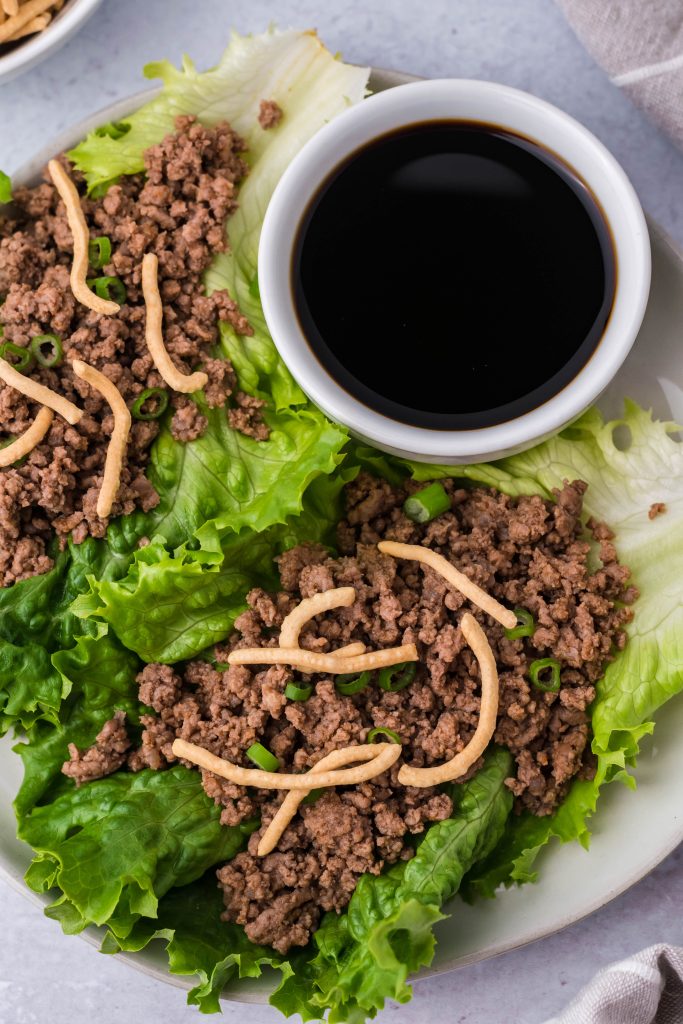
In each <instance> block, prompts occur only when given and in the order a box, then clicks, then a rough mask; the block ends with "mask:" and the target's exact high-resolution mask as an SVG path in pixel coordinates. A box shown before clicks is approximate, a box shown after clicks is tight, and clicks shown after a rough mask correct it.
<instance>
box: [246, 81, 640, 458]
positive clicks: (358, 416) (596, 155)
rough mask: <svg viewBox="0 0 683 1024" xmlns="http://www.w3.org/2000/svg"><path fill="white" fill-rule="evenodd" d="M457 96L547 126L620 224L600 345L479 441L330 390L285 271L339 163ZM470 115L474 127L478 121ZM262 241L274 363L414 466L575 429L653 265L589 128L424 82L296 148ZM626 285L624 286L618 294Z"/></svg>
mask: <svg viewBox="0 0 683 1024" xmlns="http://www.w3.org/2000/svg"><path fill="white" fill-rule="evenodd" d="M463 97H464V98H465V99H466V100H467V101H470V100H474V101H477V100H478V99H481V100H482V102H489V101H491V99H492V98H495V99H496V100H500V102H501V115H500V118H499V119H498V120H497V121H496V123H498V124H502V125H503V126H509V127H511V128H512V130H519V129H518V126H517V125H516V124H514V123H512V124H510V123H509V121H510V111H513V112H514V111H523V112H525V111H529V110H532V111H533V113H534V116H538V118H539V137H538V141H539V142H541V143H542V144H543V145H548V143H547V141H546V140H545V139H544V138H543V136H542V134H541V126H542V125H543V124H549V125H551V126H552V124H553V122H554V124H555V125H556V126H559V127H561V129H562V131H563V132H564V133H565V135H566V138H567V139H568V140H569V141H568V142H567V148H566V150H562V149H561V148H558V146H557V145H554V146H550V148H551V149H554V150H555V152H557V153H558V155H559V156H560V158H561V159H563V160H564V161H566V162H567V163H569V164H570V166H573V165H574V164H575V162H576V160H575V159H572V153H571V148H572V147H573V148H574V150H575V152H576V153H578V154H579V155H582V154H588V156H589V157H590V158H591V159H592V160H594V161H595V163H596V166H599V168H600V170H601V173H602V174H604V176H605V179H606V180H609V189H610V191H611V192H612V195H609V193H608V190H607V189H606V188H602V189H596V188H595V183H594V182H593V181H589V182H588V184H589V185H590V187H591V188H592V189H593V191H594V192H595V193H596V194H597V196H598V199H599V201H600V202H601V203H602V205H603V206H605V207H608V208H609V209H610V210H611V211H617V212H618V217H619V222H618V223H615V220H616V217H609V218H608V220H609V223H610V227H611V230H612V233H613V235H614V237H615V248H616V250H617V264H618V266H617V273H618V281H617V288H616V294H615V301H614V305H613V309H612V313H611V315H610V318H609V321H608V324H607V327H606V329H605V332H604V334H603V338H602V340H601V342H600V343H599V345H598V347H597V348H596V350H595V352H594V353H593V354H592V356H591V357H590V359H589V360H588V362H587V363H586V364H585V366H584V367H583V368H582V369H581V370H580V371H579V372H578V373H577V374H576V376H575V377H574V378H573V380H572V381H570V382H569V383H568V384H567V385H566V386H565V387H564V388H563V389H562V390H561V391H560V392H558V393H557V394H556V395H554V396H553V397H552V398H550V399H548V400H547V401H546V402H543V403H542V404H541V405H539V406H537V407H536V408H535V409H533V410H531V411H529V412H527V413H525V414H524V415H522V416H519V417H517V418H515V419H512V420H508V421H505V422H503V423H500V424H496V425H494V426H490V427H484V428H480V429H476V430H434V429H429V428H425V427H416V426H412V425H409V424H405V423H401V422H399V421H398V420H394V419H392V418H390V417H388V416H385V415H382V414H381V413H379V412H377V411H375V410H374V409H370V408H369V407H367V406H366V405H364V404H363V403H362V402H361V401H359V400H358V399H356V398H355V397H353V396H352V395H350V394H349V393H348V392H347V391H345V390H344V388H343V387H341V385H339V384H337V382H336V381H335V380H334V379H333V378H332V377H331V375H330V374H329V373H328V372H327V370H325V369H324V368H323V367H322V365H321V364H320V363H319V362H318V360H317V359H316V358H315V357H314V356H313V354H312V350H311V348H310V347H309V345H308V342H307V341H306V339H305V336H304V334H303V332H302V330H301V328H300V326H299V323H298V320H297V317H296V313H295V310H294V305H293V299H292V296H291V289H290V285H289V266H290V261H291V250H292V244H293V241H294V237H295V234H296V227H297V226H298V223H299V220H300V217H301V215H302V214H303V211H304V209H305V207H306V205H307V203H308V201H309V199H310V197H311V195H312V194H313V193H314V191H315V188H316V187H317V186H318V185H320V184H321V183H322V182H323V181H324V180H325V179H326V177H327V175H328V174H329V173H330V171H332V170H333V169H334V167H336V166H338V164H339V163H340V162H341V161H342V160H343V159H344V156H345V155H348V154H349V153H351V152H353V151H354V150H355V149H356V148H357V147H358V145H362V143H363V142H364V141H367V140H368V139H371V138H373V137H376V136H377V135H380V134H382V133H383V132H384V131H386V130H391V127H397V126H399V125H401V124H412V123H416V122H418V121H421V120H426V119H427V115H426V114H423V115H422V116H414V114H413V113H412V112H411V110H408V112H407V113H404V111H403V108H405V107H407V106H409V104H411V102H413V103H414V105H418V106H420V105H421V106H422V107H423V108H424V106H425V105H426V104H427V103H430V102H431V101H432V99H433V100H434V102H435V103H436V104H438V103H442V102H443V101H444V100H445V99H451V100H452V101H456V102H457V101H458V100H460V101H462V100H463ZM505 111H507V112H508V116H507V117H506V113H505ZM439 116H441V115H439ZM456 116H462V115H456ZM473 116H474V118H475V119H476V118H477V115H476V114H475V115H473ZM512 119H513V120H514V116H513V118H512ZM491 120H493V119H491ZM525 134H529V133H528V132H526V133H525ZM532 137H533V134H532ZM349 139H350V140H352V141H351V144H350V145H347V146H345V145H343V144H342V143H345V142H347V141H348V140H349ZM583 176H584V177H585V175H583ZM311 184H312V186H313V187H310V186H311ZM617 236H618V237H617ZM261 240H262V243H263V244H262V245H260V247H259V288H260V292H261V300H262V304H263V310H264V314H265V317H266V321H267V322H268V325H269V328H270V333H271V335H272V336H273V338H274V340H275V343H276V345H277V347H278V349H279V351H280V354H281V355H282V357H283V359H284V361H285V363H286V364H287V366H288V367H289V369H290V371H291V372H292V374H293V376H294V377H295V379H296V380H297V381H298V383H299V384H300V386H301V387H302V388H303V390H304V391H305V392H306V393H307V394H308V395H309V397H310V398H311V399H312V400H313V401H314V402H315V403H316V405H318V406H320V408H321V409H323V411H324V412H326V413H327V415H328V416H330V418H331V419H333V420H336V421H337V422H340V423H343V424H344V425H346V426H348V427H349V428H350V430H351V432H352V433H353V434H355V435H357V436H359V437H361V438H363V439H365V440H367V441H370V442H371V443H373V444H375V445H377V446H378V447H380V448H382V449H384V450H385V451H391V452H393V453H395V454H399V455H404V456H407V457H410V458H414V459H417V460H420V461H422V460H424V461H442V462H451V463H457V462H462V461H465V460H468V461H469V460H472V461H486V460H490V459H493V458H497V457H500V456H502V455H506V454H511V453H513V452H515V451H519V450H522V449H523V448H525V447H528V446H530V445H532V444H534V443H537V442H538V441H540V440H542V439H543V438H545V437H547V436H549V435H550V434H552V433H555V432H556V431H557V430H560V429H561V428H562V427H563V426H566V425H567V424H568V423H570V422H571V421H572V420H574V419H576V417H577V416H578V415H580V414H581V413H582V412H583V411H584V410H585V409H586V408H588V406H589V405H591V404H592V403H593V402H594V401H595V399H596V398H597V397H598V396H599V395H600V393H601V392H602V391H603V390H604V388H605V387H606V386H607V385H608V384H609V382H610V381H611V380H612V378H613V377H614V375H615V374H616V372H617V371H618V369H619V367H620V366H621V364H622V363H623V361H624V359H625V358H626V356H627V355H628V352H629V351H630V348H631V347H632V344H633V342H634V340H635V338H636V335H637V332H638V328H639V327H640V324H641V322H642V319H643V315H644V313H645V308H646V305H647V298H648V294H649V285H650V275H651V254H650V243H649V236H648V231H647V224H646V221H645V216H644V214H643V211H642V208H641V206H640V202H639V200H638V197H637V195H636V193H635V190H634V188H633V186H632V185H631V182H630V181H629V179H628V178H627V176H626V173H625V172H624V170H623V169H622V167H621V165H620V164H619V163H618V162H617V161H616V159H615V158H614V157H613V156H612V154H611V153H610V152H609V150H608V149H607V148H606V147H605V146H604V145H603V143H601V142H600V141H599V140H598V139H597V138H596V137H595V136H594V135H593V134H592V133H591V132H589V131H588V129H587V128H585V127H584V126H583V125H582V124H581V123H580V122H578V121H577V120H575V119H574V118H573V117H571V116H570V115H569V114H566V113H565V112H563V111H561V110H559V109H558V108H557V107H555V106H554V105H552V104H550V103H548V102H546V101H545V100H541V99H539V98H538V97H535V96H533V95H531V94H530V93H526V92H523V91H521V90H519V89H513V88H511V87H510V86H505V85H499V84H497V83H493V82H484V81H480V80H477V79H456V78H452V79H429V80H422V81H417V82H410V83H406V84H404V85H399V86H398V87H397V88H395V89H389V90H387V91H386V92H382V93H378V94H376V95H374V96H371V97H370V98H369V99H366V100H364V101H363V103H362V104H358V105H357V106H355V107H353V108H350V109H349V110H347V111H346V112H344V113H343V114H342V115H341V116H340V117H338V118H336V119H335V120H334V121H333V122H331V123H330V124H327V125H325V126H324V127H323V128H322V129H321V130H320V131H319V132H317V133H316V135H315V136H313V138H312V139H310V140H309V141H308V142H307V143H306V144H305V146H303V147H302V149H301V151H300V152H299V153H298V154H297V156H296V157H295V159H294V160H293V161H292V163H291V164H290V165H289V166H288V168H287V169H286V171H285V173H284V174H283V176H282V178H281V179H280V181H279V183H278V185H277V186H276V188H275V191H274V193H273V196H272V198H271V201H270V204H269V206H268V209H267V211H266V215H265V219H264V224H263V229H262V234H261ZM627 240H628V242H629V243H630V244H626V242H627ZM622 275H623V282H624V283H623V284H620V280H621V279H622Z"/></svg>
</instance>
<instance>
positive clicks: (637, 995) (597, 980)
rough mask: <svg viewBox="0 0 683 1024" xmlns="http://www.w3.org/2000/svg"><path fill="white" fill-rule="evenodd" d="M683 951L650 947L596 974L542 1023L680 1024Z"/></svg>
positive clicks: (681, 1016)
mask: <svg viewBox="0 0 683 1024" xmlns="http://www.w3.org/2000/svg"><path fill="white" fill-rule="evenodd" d="M681 1022H683V948H681V947H680V946H663V945H660V946H650V948H649V949H643V950H641V952H640V953H636V954H635V956H632V957H629V958H628V960H622V961H620V963H617V964H611V965H610V966H609V967H605V968H604V969H603V970H602V971H600V972H599V973H598V974H596V976H595V977H594V978H593V980H592V981H591V982H590V983H589V984H588V985H587V986H586V987H585V988H584V989H583V991H581V992H580V993H579V994H578V996H577V997H576V999H574V1000H573V1001H572V1002H571V1003H570V1004H569V1006H568V1007H567V1008H566V1010H565V1011H564V1012H563V1013H561V1014H560V1015H559V1016H558V1017H553V1018H552V1020H548V1021H546V1022H545V1024H681Z"/></svg>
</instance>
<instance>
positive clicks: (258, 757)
mask: <svg viewBox="0 0 683 1024" xmlns="http://www.w3.org/2000/svg"><path fill="white" fill-rule="evenodd" d="M247 757H248V758H249V760H250V761H253V763H254V764H255V765H256V767H257V768H262V769H263V771H264V772H276V771H277V770H278V769H279V767H280V762H279V761H278V759H277V758H276V756H275V754H271V752H270V751H269V750H268V747H264V746H263V744H262V743H252V745H251V746H250V747H249V750H247Z"/></svg>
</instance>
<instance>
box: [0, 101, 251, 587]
mask: <svg viewBox="0 0 683 1024" xmlns="http://www.w3.org/2000/svg"><path fill="white" fill-rule="evenodd" d="M244 148H245V145H244V143H243V141H242V140H241V139H240V138H239V136H238V135H236V134H235V133H234V132H233V131H232V130H231V129H230V127H229V126H228V125H226V124H219V125H217V126H216V127H215V128H205V127H204V126H202V125H201V124H199V123H198V122H197V121H195V119H194V118H192V117H179V118H178V119H177V121H176V131H175V133H173V134H172V135H169V136H167V137H166V138H165V139H164V140H163V141H162V142H161V143H159V145H157V146H153V147H152V148H151V149H149V150H148V151H147V153H146V154H145V172H144V174H142V173H141V174H135V175H130V176H124V177H122V178H121V179H120V181H118V182H117V183H114V184H112V185H111V186H110V187H109V189H108V191H107V192H106V194H105V195H104V196H101V197H99V198H96V199H93V198H86V197H85V194H84V193H85V185H84V182H83V181H82V180H81V179H80V177H79V176H78V175H77V174H74V175H73V176H74V179H75V180H76V182H77V184H78V187H79V189H80V191H81V193H82V195H83V198H82V206H83V210H84V212H85V215H86V219H87V221H88V225H89V228H90V233H91V236H92V237H95V236H102V235H104V236H107V237H108V238H109V239H110V241H111V245H112V252H111V258H110V262H109V263H108V264H107V265H106V266H105V267H104V268H103V269H102V270H100V271H95V270H93V271H92V274H93V276H97V275H98V274H106V275H110V276H117V277H119V278H120V279H121V281H122V282H123V284H124V285H125V288H126V294H127V298H126V302H125V304H124V305H123V306H122V308H121V310H120V312H119V313H118V314H117V315H115V316H111V317H105V316H100V315H99V314H97V313H94V312H92V311H91V310H88V309H86V308H85V307H84V306H81V305H80V304H78V303H77V302H76V301H75V299H74V297H73V294H72V292H71V289H70V287H69V268H70V264H71V256H72V238H71V233H70V231H69V228H68V224H67V221H66V216H65V211H64V206H63V204H62V202H61V200H60V199H59V197H58V195H57V192H56V190H55V189H54V187H53V186H52V184H51V182H50V181H49V180H46V181H44V182H43V183H42V184H41V185H39V186H37V187H36V188H31V189H26V188H17V189H15V193H14V204H13V205H14V208H15V209H16V211H17V213H16V215H13V216H14V219H13V220H4V221H0V301H1V302H2V304H1V305H0V327H2V332H3V341H8V342H12V343H13V344H14V345H18V346H20V347H22V348H24V347H26V346H27V345H28V344H29V343H30V341H31V339H32V338H33V337H34V336H35V335H37V334H43V333H46V332H51V333H56V334H58V335H59V336H60V338H61V339H62V341H63V346H64V353H65V357H66V358H65V360H64V363H63V365H62V366H61V367H59V368H58V369H56V370H49V369H42V368H40V367H38V366H34V367H33V368H32V369H31V370H30V371H29V372H30V374H31V376H32V377H34V378H35V379H37V380H39V381H41V382H42V383H44V384H46V385H47V386H48V387H51V388H53V389H54V390H55V391H58V392H60V393H61V394H64V395H65V396H66V397H67V398H69V399H71V400H72V401H74V402H75V403H76V404H77V405H79V406H80V407H81V408H84V409H85V411H86V415H85V416H84V417H83V419H82V420H81V422H80V423H79V424H78V425H77V426H75V427H70V426H69V425H68V424H67V423H66V422H65V421H64V420H63V419H62V418H61V417H59V416H56V417H55V418H54V421H53V423H52V426H51V428H50V431H49V433H48V434H47V436H46V438H45V440H44V441H43V443H42V444H40V445H39V446H38V447H37V448H36V449H34V451H33V452H31V454H30V455H29V456H28V458H27V459H26V460H25V462H23V464H21V465H18V466H13V467H11V468H8V469H5V470H2V471H1V472H0V585H5V586H6V585H8V584H10V583H13V582H15V581H16V580H20V579H24V578H25V577H27V576H32V575H35V574H36V573H40V572H45V571H46V570H47V569H49V568H50V567H51V565H52V560H51V558H50V557H49V556H48V554H47V544H48V542H49V540H50V538H51V537H52V535H53V532H54V531H56V533H57V535H58V536H59V538H60V542H61V543H62V545H63V544H64V543H65V542H66V538H67V536H68V535H71V536H72V537H73V539H74V540H75V541H76V542H80V541H82V540H83V539H84V538H85V537H86V536H87V535H88V534H92V535H93V536H96V537H101V536H103V535H104V532H105V530H106V526H107V523H106V522H105V521H102V520H101V519H100V518H99V517H98V515H97V511H96V504H97V496H98V494H99V489H100V486H101V483H102V473H103V468H104V459H105V456H106V451H107V445H106V441H107V437H108V435H109V433H110V431H111V429H112V425H113V420H112V417H111V413H110V410H109V407H108V406H107V404H106V403H105V402H104V400H103V399H102V398H101V396H100V395H99V394H98V393H97V392H95V391H94V390H93V389H92V388H90V387H89V386H88V385H87V384H86V383H85V382H83V381H81V380H79V379H78V378H75V377H74V375H73V373H72V371H71V369H70V363H71V360H73V359H75V358H81V359H84V360H85V361H86V362H88V363H90V364H92V365H93V366H95V367H97V368H98V369H100V370H102V372H103V373H105V375H106V376H108V377H109V378H110V379H111V380H112V381H113V382H114V383H115V384H116V386H117V388H118V389H119V391H120V392H121V393H122V395H123V396H124V398H125V400H126V402H127V403H128V404H129V405H131V404H132V403H133V402H134V400H135V399H136V398H137V397H138V396H139V395H140V394H141V392H142V391H143V390H144V389H146V388H151V387H159V386H164V384H163V381H162V380H161V378H160V376H159V375H158V373H157V372H156V370H155V368H154V366H153V363H152V359H151V357H150V355H149V353H148V351H147V347H146V344H145V340H144V325H145V313H144V304H143V300H142V295H141V287H140V274H141V262H142V257H143V255H144V253H145V252H154V253H156V254H157V256H158V258H159V289H160V293H161V296H162V302H163V306H164V340H165V343H166V346H167V348H168V350H169V352H170V353H171V355H172V357H173V360H174V362H175V363H176V365H177V366H178V367H179V368H180V369H181V370H182V371H184V372H186V373H187V372H191V371H192V370H194V369H196V368H198V367H200V366H201V367H202V368H203V369H204V370H205V372H206V373H207V374H208V376H209V382H208V384H207V386H206V388H205V392H204V394H205V399H206V403H207V405H208V406H209V408H213V409H217V408H222V407H227V406H228V405H229V404H230V403H232V405H233V408H231V409H228V408H226V415H227V416H229V418H230V423H231V425H232V426H233V427H234V428H235V429H236V430H241V431H243V432H244V433H246V434H248V436H250V437H255V438H256V439H257V440H264V439H265V438H267V437H268V428H267V426H266V425H265V423H264V421H263V419H262V416H261V408H262V405H263V402H261V401H260V400H258V399H252V398H250V396H245V395H243V394H242V393H241V392H238V393H237V394H235V393H234V392H235V389H236V378H235V374H234V371H233V369H232V366H231V365H230V363H228V362H226V361H224V360H221V359H216V358H215V357H214V356H213V355H212V351H213V349H214V346H215V344H216V342H217V340H218V323H219V321H224V322H226V323H228V324H230V326H231V327H232V328H233V329H234V330H235V331H236V332H237V333H238V334H244V335H249V334H251V333H252V329H251V327H250V326H249V323H248V322H247V320H246V318H245V317H244V316H243V315H242V313H241V312H240V310H239V309H238V308H237V306H236V304H235V302H234V301H233V300H232V299H231V298H230V296H229V295H228V293H227V292H225V291H218V292H214V293H213V294H212V295H205V294H204V290H203V285H202V283H201V278H202V274H203V272H204V270H205V269H206V268H207V266H208V265H209V263H210V262H211V260H212V258H213V256H214V255H215V254H216V253H220V252H224V251H225V249H226V233H225V222H226V219H227V218H228V217H229V216H230V215H231V214H232V213H233V212H234V210H235V209H236V205H237V204H236V191H237V186H238V184H239V182H240V180H241V179H242V177H243V176H244V174H245V173H246V171H247V166H246V164H245V163H244V161H243V160H242V156H241V153H242V151H243V150H244ZM2 300H4V301H2ZM171 398H172V404H173V409H174V413H173V418H172V426H171V431H172V434H173V437H174V438H175V439H176V440H178V441H181V442H187V441H192V440H195V439H196V438H197V437H199V436H200V435H201V434H202V433H203V431H204V430H205V429H206V425H207V422H208V421H207V417H206V416H205V415H204V414H203V413H202V412H200V411H199V409H198V408H197V406H196V405H195V403H194V402H193V401H192V399H191V398H189V397H188V396H184V395H175V394H174V395H172V396H171ZM37 411H38V406H37V405H36V403H34V402H30V401H28V400H27V399H26V398H24V396H23V395H21V394H20V393H19V392H17V391H15V390H13V389H12V388H9V387H7V386H5V385H4V384H2V383H1V382H0V440H1V439H2V438H3V437H6V438H7V439H9V438H11V437H13V436H15V435H17V434H20V433H22V432H23V431H24V430H26V429H27V427H28V426H29V425H30V423H31V422H32V421H33V419H34V417H35V415H36V413H37ZM158 430H159V425H158V423H156V422H154V421H151V422H144V421H134V423H133V428H132V431H131V436H130V441H129V445H128V450H127V459H126V464H125V465H124V468H123V472H122V475H121V486H120V489H119V492H118V495H117V499H116V502H115V504H114V508H113V514H114V515H120V514H122V513H123V514H128V513H130V512H132V511H133V510H134V509H135V508H141V509H143V510H144V511H147V510H149V509H150V508H153V507H154V506H155V504H157V503H158V496H157V495H156V493H155V491H154V489H153V487H152V485H151V484H150V483H149V482H148V481H147V479H146V477H145V468H146V465H147V462H148V459H149V451H150V446H151V444H152V442H153V441H154V439H155V437H156V436H157V433H158Z"/></svg>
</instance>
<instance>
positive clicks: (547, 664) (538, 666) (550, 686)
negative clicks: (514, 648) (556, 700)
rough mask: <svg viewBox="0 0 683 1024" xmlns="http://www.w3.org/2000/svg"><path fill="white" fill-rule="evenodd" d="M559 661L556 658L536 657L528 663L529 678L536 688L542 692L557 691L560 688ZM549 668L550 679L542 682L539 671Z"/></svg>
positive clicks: (545, 670)
mask: <svg viewBox="0 0 683 1024" xmlns="http://www.w3.org/2000/svg"><path fill="white" fill-rule="evenodd" d="M561 667H562V666H561V665H560V662H559V661H558V660H557V658H538V659H537V660H536V661H532V662H531V664H530V665H529V678H530V679H531V682H532V684H533V685H534V686H535V687H536V689H537V690H543V692H544V693H557V692H558V690H559V689H560V669H561ZM548 669H550V680H549V681H548V682H544V681H543V679H541V673H543V672H547V670H548Z"/></svg>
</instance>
